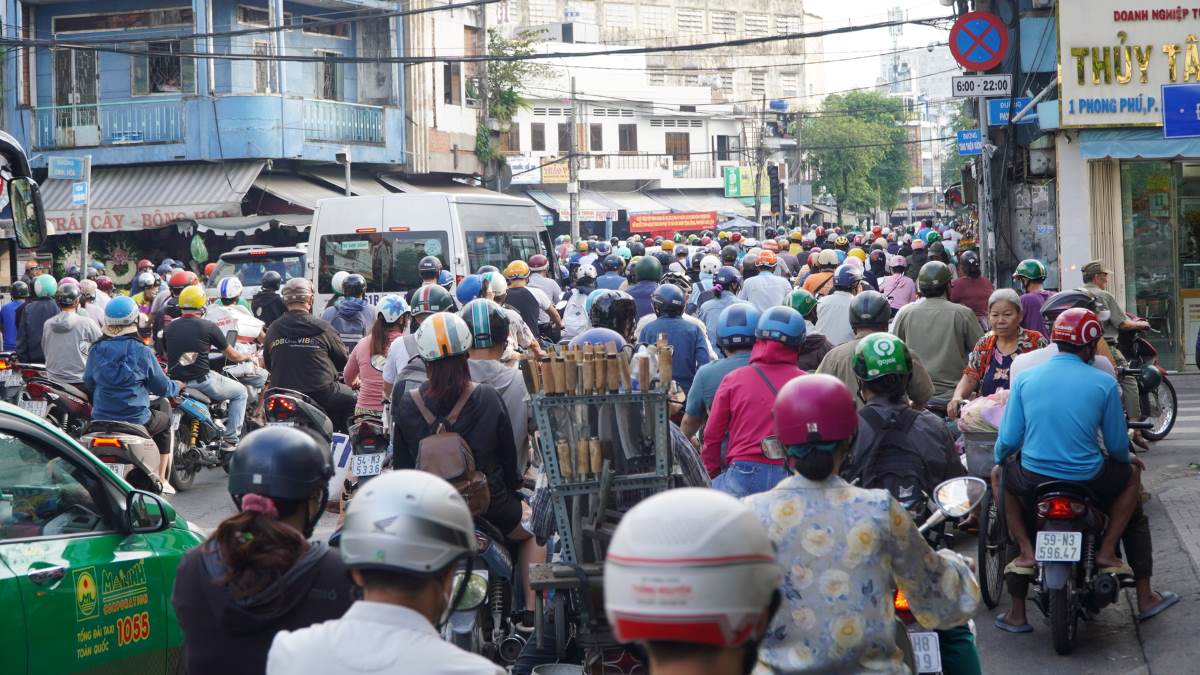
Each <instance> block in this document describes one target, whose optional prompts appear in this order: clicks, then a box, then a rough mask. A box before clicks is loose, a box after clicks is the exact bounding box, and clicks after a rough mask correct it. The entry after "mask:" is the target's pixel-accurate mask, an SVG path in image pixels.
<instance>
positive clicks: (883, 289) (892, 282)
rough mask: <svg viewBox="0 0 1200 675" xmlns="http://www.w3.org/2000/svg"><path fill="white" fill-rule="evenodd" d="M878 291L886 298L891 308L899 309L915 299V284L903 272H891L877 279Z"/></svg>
mask: <svg viewBox="0 0 1200 675" xmlns="http://www.w3.org/2000/svg"><path fill="white" fill-rule="evenodd" d="M879 292H880V293H883V296H884V297H885V298H887V299H888V304H889V305H891V307H892V309H900V308H901V307H903V306H905V305H907V304H908V303H910V302H912V301H913V300H916V299H917V285H916V284H915V283H913V280H912V279H909V278H908V277H906V276H904V275H903V274H893V275H892V276H890V277H886V278H884V279H881V280H880V281H879Z"/></svg>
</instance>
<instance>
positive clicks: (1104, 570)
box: [1100, 560, 1133, 577]
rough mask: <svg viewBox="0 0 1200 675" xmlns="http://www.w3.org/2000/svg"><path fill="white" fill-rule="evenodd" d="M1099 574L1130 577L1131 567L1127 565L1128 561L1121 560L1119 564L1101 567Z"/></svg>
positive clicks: (1131, 574) (1131, 573)
mask: <svg viewBox="0 0 1200 675" xmlns="http://www.w3.org/2000/svg"><path fill="white" fill-rule="evenodd" d="M1100 574H1115V575H1117V576H1119V577H1131V576H1133V568H1132V567H1130V566H1129V563H1127V562H1125V561H1124V560H1122V561H1121V564H1120V565H1116V566H1109V567H1101V568H1100Z"/></svg>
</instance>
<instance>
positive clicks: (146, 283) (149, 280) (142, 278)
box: [93, 272, 158, 288]
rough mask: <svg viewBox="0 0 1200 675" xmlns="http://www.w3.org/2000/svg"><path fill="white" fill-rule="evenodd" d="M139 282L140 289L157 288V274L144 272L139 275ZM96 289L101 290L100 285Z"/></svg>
mask: <svg viewBox="0 0 1200 675" xmlns="http://www.w3.org/2000/svg"><path fill="white" fill-rule="evenodd" d="M137 281H138V287H139V288H149V287H151V286H157V285H158V275H157V274H155V273H154V272H142V273H141V274H139V275H138V278H137ZM93 283H95V282H93ZM96 287H97V288H99V287H100V284H96Z"/></svg>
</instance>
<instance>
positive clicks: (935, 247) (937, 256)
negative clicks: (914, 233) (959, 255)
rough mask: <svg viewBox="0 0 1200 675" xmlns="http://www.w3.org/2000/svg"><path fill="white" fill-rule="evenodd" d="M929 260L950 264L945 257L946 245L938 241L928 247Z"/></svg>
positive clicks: (948, 259)
mask: <svg viewBox="0 0 1200 675" xmlns="http://www.w3.org/2000/svg"><path fill="white" fill-rule="evenodd" d="M927 250H928V251H929V259H930V260H940V261H942V262H950V256H948V255H946V245H945V244H943V243H942V242H940V241H935V242H933V243H932V244H930V245H929V248H928V249H927Z"/></svg>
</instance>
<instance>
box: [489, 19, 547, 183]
mask: <svg viewBox="0 0 1200 675" xmlns="http://www.w3.org/2000/svg"><path fill="white" fill-rule="evenodd" d="M538 35H539V34H538V33H537V32H536V31H520V32H518V33H516V34H514V35H513V36H512V37H504V35H502V34H501V33H500V32H499V31H497V30H496V29H494V28H489V29H488V55H489V56H529V55H530V54H533V53H535V52H536V51H537V42H538ZM552 73H553V70H552V69H551V68H550V67H549V66H547V65H546V64H544V63H541V62H538V61H489V62H488V67H487V91H486V92H484V93H485V94H486V95H487V114H486V116H487V117H490V118H492V119H494V120H496V121H497V122H499V124H500V126H501V127H502V128H504V127H507V126H508V124H509V123H510V122H512V119H513V117H515V116H516V114H517V113H518V112H520V111H521V109H522V108H527V107H529V102H528V101H527V100H526V99H525V97H524V96H522V95H521V88H522V86H524V85H527V84H528V83H529V82H533V81H536V80H541V79H545V78H547V77H550V75H551V74H552ZM495 152H496V151H495V148H494V147H493V144H492V138H491V133H490V131H489V129H488V127H487V125H486V123H485V121H484V120H480V123H479V128H478V129H477V131H476V134H475V154H476V155H477V156H478V157H479V159H480V161H482V162H484V163H485V164H486V163H487V162H489V161H490V160H491V159H492V157H493V156H495Z"/></svg>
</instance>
